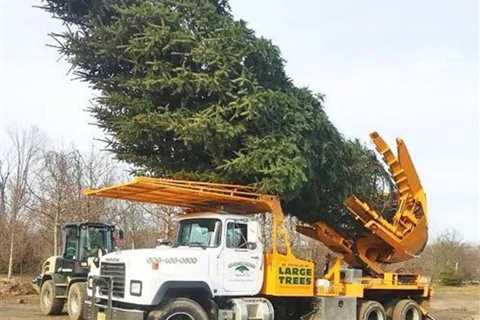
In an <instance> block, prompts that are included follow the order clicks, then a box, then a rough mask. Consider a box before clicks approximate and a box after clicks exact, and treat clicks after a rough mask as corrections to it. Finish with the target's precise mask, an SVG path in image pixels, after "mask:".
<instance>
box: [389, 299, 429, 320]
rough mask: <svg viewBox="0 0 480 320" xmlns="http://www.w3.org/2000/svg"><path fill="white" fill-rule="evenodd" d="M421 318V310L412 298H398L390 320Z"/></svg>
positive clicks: (416, 319)
mask: <svg viewBox="0 0 480 320" xmlns="http://www.w3.org/2000/svg"><path fill="white" fill-rule="evenodd" d="M422 318H423V316H422V311H421V310H420V307H419V306H418V304H417V303H416V302H415V301H414V300H411V299H404V300H400V301H399V302H398V303H397V304H396V305H395V307H394V308H393V314H392V320H422Z"/></svg>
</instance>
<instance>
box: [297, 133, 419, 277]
mask: <svg viewBox="0 0 480 320" xmlns="http://www.w3.org/2000/svg"><path fill="white" fill-rule="evenodd" d="M370 138H371V139H372V141H373V143H374V144H375V147H376V149H377V151H378V152H379V153H380V155H382V157H383V160H384V162H385V163H386V164H387V166H388V168H389V171H390V173H391V176H392V178H393V181H394V182H395V185H396V188H397V191H396V195H395V196H396V199H397V203H398V204H397V209H396V213H395V215H394V216H393V218H392V219H391V220H390V221H388V220H386V219H385V218H383V216H382V215H381V214H379V213H377V212H376V211H375V210H373V209H372V208H370V207H369V206H368V204H367V203H365V202H363V201H361V200H360V199H358V198H357V197H355V196H354V195H353V196H350V197H349V198H347V199H346V200H345V202H344V205H345V206H346V208H347V209H348V212H349V213H350V214H351V215H352V216H353V217H354V218H355V219H356V220H357V221H358V222H359V223H360V224H361V225H362V226H363V227H365V229H366V230H367V231H368V232H367V233H366V235H363V236H361V237H360V238H358V239H348V238H345V237H344V236H342V235H340V234H339V233H338V232H336V231H335V230H334V229H333V228H332V227H330V226H328V225H327V224H325V223H323V222H317V223H313V224H312V227H300V228H299V231H300V232H302V233H304V234H306V235H308V236H310V237H312V238H315V239H318V240H320V241H322V242H323V243H324V244H326V245H327V246H328V247H329V248H330V249H331V250H333V251H334V252H337V253H340V254H342V255H343V257H344V260H345V261H346V262H347V263H348V264H350V265H351V266H353V267H361V268H363V269H364V270H366V271H368V272H369V273H371V274H377V275H379V274H383V270H382V268H381V266H380V263H395V262H401V261H405V260H409V259H411V258H413V257H415V256H417V255H418V254H420V253H421V252H422V251H423V249H424V248H425V245H426V243H427V239H428V227H427V200H426V195H425V192H424V190H423V187H422V184H421V183H420V179H419V178H418V175H417V172H416V170H415V167H414V165H413V162H412V160H411V158H410V155H409V153H408V150H407V147H406V146H405V143H404V142H403V140H401V139H398V138H397V156H395V154H394V153H393V152H392V150H391V149H390V147H389V146H388V145H387V144H386V143H385V141H384V140H383V139H382V137H380V135H379V134H378V133H377V132H373V133H371V134H370Z"/></svg>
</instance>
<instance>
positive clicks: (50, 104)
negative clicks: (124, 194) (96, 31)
mask: <svg viewBox="0 0 480 320" xmlns="http://www.w3.org/2000/svg"><path fill="white" fill-rule="evenodd" d="M34 4H39V2H38V1H33V0H28V1H27V0H22V1H12V0H0V93H1V95H0V148H1V147H2V145H3V146H4V145H5V144H6V141H7V138H6V134H5V132H6V131H7V129H8V128H11V129H13V128H26V127H29V126H31V125H36V126H38V127H39V128H40V129H41V130H43V131H44V132H45V133H46V134H47V135H48V136H49V137H50V139H51V140H52V141H53V142H54V143H62V144H70V143H74V144H75V145H77V146H78V147H80V148H82V149H87V148H89V147H90V145H91V144H92V143H93V139H94V137H96V138H101V137H102V133H101V132H100V131H99V130H98V129H97V128H96V127H95V126H93V125H90V123H91V122H92V121H93V120H92V119H91V118H90V116H89V114H88V113H87V112H85V111H84V109H85V108H86V107H88V105H89V100H90V99H91V98H92V96H93V92H92V91H91V90H90V89H89V88H88V87H87V86H86V85H85V84H84V83H81V82H78V81H72V79H71V78H72V77H71V75H68V74H67V71H68V68H69V66H68V65H67V64H66V63H65V62H63V61H62V60H59V56H58V54H57V52H56V51H55V50H54V49H52V48H48V47H46V46H45V44H46V43H47V42H49V41H50V40H49V39H48V36H47V34H48V32H52V31H58V30H61V27H60V26H59V24H58V22H56V21H53V20H52V19H50V18H49V16H48V15H47V14H45V13H44V12H42V11H41V10H38V9H34V8H32V7H31V6H32V5H34ZM231 6H232V9H233V13H234V14H235V16H236V17H238V18H242V19H244V20H246V21H248V25H249V26H250V27H251V28H253V29H254V30H256V32H257V34H258V35H261V36H264V37H266V38H269V39H272V40H273V42H274V43H275V44H276V45H278V46H279V47H280V48H281V50H282V53H283V57H284V58H285V60H286V62H287V72H288V74H289V76H290V77H291V78H292V79H294V81H295V83H296V84H297V85H301V86H308V87H310V88H311V89H312V90H314V91H316V92H320V93H323V94H325V95H326V108H327V113H328V114H329V116H330V118H331V120H332V121H333V122H334V123H335V124H336V126H337V127H338V128H339V129H340V131H341V132H343V133H344V134H345V135H346V136H347V137H358V138H360V139H362V140H363V141H365V142H367V141H368V133H369V132H371V131H373V130H377V131H379V132H380V133H381V134H382V135H384V137H385V138H386V139H387V140H388V142H389V143H390V144H391V145H394V139H395V137H397V136H399V137H402V138H403V139H404V140H405V141H406V143H407V146H408V147H409V149H410V152H411V154H412V157H413V160H414V162H415V164H416V166H417V169H418V171H419V174H420V178H421V179H422V182H423V185H424V187H425V189H426V191H427V194H428V200H429V209H430V210H429V216H430V226H431V234H432V235H433V236H435V235H437V234H438V233H439V232H440V231H441V230H443V229H446V228H456V229H457V230H459V231H460V232H461V233H462V234H463V236H464V238H465V239H466V240H471V241H477V242H478V241H480V237H479V231H480V216H479V203H478V196H479V194H478V191H479V190H478V188H479V183H478V180H479V177H480V176H479V127H478V119H479V114H478V97H479V96H478V84H479V83H478V70H479V69H478V67H479V66H478V12H479V11H478V8H477V1H474V0H460V1H451V0H440V1H439V0H435V1H434V0H423V1H413V0H409V1H373V0H370V1H354V0H351V1H326V0H322V1H316V0H311V1H298V0H297V1H287V0H261V1H259V0H233V1H231Z"/></svg>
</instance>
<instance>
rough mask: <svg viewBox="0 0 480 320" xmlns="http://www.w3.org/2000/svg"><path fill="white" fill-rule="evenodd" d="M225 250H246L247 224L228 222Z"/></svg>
mask: <svg viewBox="0 0 480 320" xmlns="http://www.w3.org/2000/svg"><path fill="white" fill-rule="evenodd" d="M227 248H238V249H247V224H246V223H236V222H229V223H228V224H227Z"/></svg>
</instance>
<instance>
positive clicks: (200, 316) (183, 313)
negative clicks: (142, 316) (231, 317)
mask: <svg viewBox="0 0 480 320" xmlns="http://www.w3.org/2000/svg"><path fill="white" fill-rule="evenodd" d="M147 319H148V320H209V319H208V315H207V313H206V312H205V310H204V309H203V308H202V306H201V305H199V304H198V303H197V302H195V301H193V300H191V299H187V298H177V299H173V300H170V301H168V302H166V303H164V304H163V305H162V306H161V307H160V308H159V309H158V310H153V311H150V313H149V314H148V317H147Z"/></svg>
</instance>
